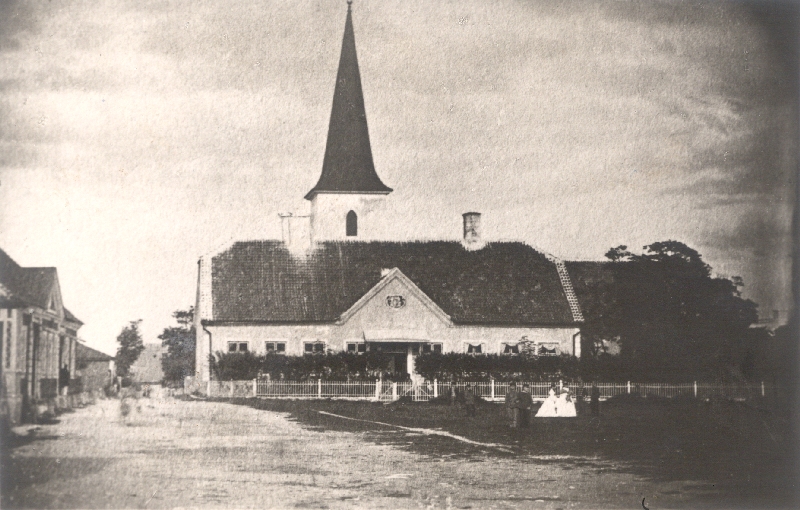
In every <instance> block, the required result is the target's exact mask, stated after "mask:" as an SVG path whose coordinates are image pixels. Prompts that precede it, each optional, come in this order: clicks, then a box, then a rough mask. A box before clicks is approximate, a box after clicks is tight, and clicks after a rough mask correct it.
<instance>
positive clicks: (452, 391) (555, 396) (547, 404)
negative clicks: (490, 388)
mask: <svg viewBox="0 0 800 510" xmlns="http://www.w3.org/2000/svg"><path fill="white" fill-rule="evenodd" d="M449 397H450V404H451V405H454V404H455V403H456V400H457V399H459V392H458V390H457V389H456V386H455V384H454V383H450V388H449ZM460 397H461V399H462V400H463V402H464V408H465V410H466V414H467V417H471V416H475V403H476V400H477V397H476V396H475V389H474V387H473V385H472V384H471V383H467V385H466V387H465V388H464V391H463V392H462V393H461V395H460ZM575 400H576V398H575V396H574V395H573V393H572V391H571V390H570V389H569V388H568V387H567V386H563V387H561V388H559V387H558V386H556V385H555V384H553V385H552V386H550V390H549V391H548V396H547V398H546V399H545V401H544V402H543V403H542V406H541V407H540V408H539V410H538V411H537V412H536V415H535V417H536V418H574V417H576V416H577V415H578V412H577V409H576V406H575ZM590 402H591V412H592V415H595V416H597V415H599V413H600V390H599V389H598V387H597V384H592V390H591V400H590ZM505 406H506V412H507V413H508V418H509V421H510V425H511V427H512V428H523V427H527V426H528V425H529V424H530V421H531V410H532V408H533V397H532V396H531V388H530V385H529V384H527V383H525V384H523V385H522V389H521V390H518V389H517V383H516V382H514V381H512V382H510V383H509V384H508V391H507V392H506V397H505Z"/></svg>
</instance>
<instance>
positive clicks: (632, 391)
mask: <svg viewBox="0 0 800 510" xmlns="http://www.w3.org/2000/svg"><path fill="white" fill-rule="evenodd" d="M470 384H472V387H473V390H474V391H475V394H476V395H478V396H480V397H481V398H483V399H484V400H489V401H501V400H503V399H504V397H505V395H506V392H507V391H508V383H507V382H496V381H488V382H473V383H470ZM522 384H525V383H522V382H519V383H517V387H518V388H519V387H521V385H522ZM528 384H530V387H531V396H532V397H533V399H534V400H539V401H541V400H544V399H545V398H546V397H547V394H548V392H549V390H550V383H546V382H532V383H528ZM466 385H467V383H466V382H458V383H456V384H455V386H456V388H457V389H458V390H459V391H463V390H464V388H465V387H466ZM558 386H559V387H563V386H567V387H569V388H570V389H571V391H572V392H573V393H574V394H577V395H583V396H585V397H587V398H588V396H589V393H590V391H591V384H588V383H582V385H581V384H580V383H572V382H569V381H559V382H558ZM581 386H582V387H581ZM449 387H450V384H449V383H445V382H441V381H425V382H423V383H421V384H414V383H411V382H389V381H380V380H378V381H356V382H344V381H326V380H322V379H315V380H309V381H270V380H266V379H254V380H252V381H209V382H208V383H207V384H206V393H207V394H208V395H209V396H211V397H229V398H239V397H263V398H293V399H327V398H331V399H341V400H374V401H386V402H390V401H394V400H398V399H400V398H401V397H411V399H412V400H414V401H426V400H431V399H433V398H436V397H438V396H439V395H449ZM597 387H598V389H599V390H600V398H601V399H602V400H605V399H608V398H610V397H614V396H617V395H628V394H629V395H640V396H645V397H646V396H652V397H666V398H672V397H678V396H686V397H694V398H700V399H707V398H724V399H737V400H746V399H753V398H760V397H765V396H766V395H769V394H771V393H772V392H773V388H772V387H771V385H768V384H765V383H763V382H762V383H756V384H746V385H743V384H713V383H698V382H694V383H688V384H666V383H632V382H625V383H598V384H597Z"/></svg>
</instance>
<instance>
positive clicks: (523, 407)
mask: <svg viewBox="0 0 800 510" xmlns="http://www.w3.org/2000/svg"><path fill="white" fill-rule="evenodd" d="M517 399H518V400H519V412H520V426H522V427H523V428H524V427H528V426H529V425H530V423H531V407H533V397H532V396H531V386H530V384H527V383H526V384H523V385H522V391H521V392H519V395H518V397H517Z"/></svg>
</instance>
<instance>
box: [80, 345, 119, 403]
mask: <svg viewBox="0 0 800 510" xmlns="http://www.w3.org/2000/svg"><path fill="white" fill-rule="evenodd" d="M76 360H77V364H76V366H77V375H78V377H80V378H81V386H82V387H83V391H85V392H96V391H102V390H103V389H105V388H106V387H107V386H108V385H110V384H111V383H112V382H113V380H114V358H113V357H111V356H109V355H108V354H106V353H104V352H100V351H98V350H96V349H92V348H91V347H89V346H87V345H85V344H82V343H78V345H77V349H76Z"/></svg>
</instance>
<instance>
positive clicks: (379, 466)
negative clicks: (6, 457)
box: [3, 399, 703, 510]
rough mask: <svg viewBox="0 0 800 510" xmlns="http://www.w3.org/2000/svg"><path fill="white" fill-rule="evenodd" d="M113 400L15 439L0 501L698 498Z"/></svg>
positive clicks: (202, 410) (39, 504) (553, 502)
mask: <svg viewBox="0 0 800 510" xmlns="http://www.w3.org/2000/svg"><path fill="white" fill-rule="evenodd" d="M119 406H120V404H119V401H116V400H103V401H99V402H98V404H97V405H94V406H90V407H88V408H85V409H80V410H77V411H76V412H74V413H71V414H65V415H63V416H61V417H60V419H61V423H59V424H57V425H50V426H43V427H42V428H41V430H39V432H38V434H39V435H40V436H45V437H46V436H50V437H55V438H54V439H42V440H36V441H34V442H32V443H30V444H27V445H25V446H21V447H18V448H16V449H15V450H14V451H13V452H12V457H11V464H10V465H9V466H3V468H4V469H6V468H10V469H12V470H14V473H15V475H16V484H17V486H16V487H12V488H11V490H10V492H8V493H5V494H3V508H11V507H35V508H74V507H80V508H108V507H112V508H174V507H225V508H230V507H237V508H256V507H257V508H297V507H300V508H353V507H355V508H537V509H538V508H543V509H545V508H547V509H557V508H563V509H566V508H637V507H640V504H641V499H642V497H645V496H646V497H647V505H648V506H649V507H650V508H651V509H653V510H654V509H656V508H665V507H696V505H693V504H691V502H690V500H689V499H688V498H690V497H693V496H697V495H698V494H699V493H698V491H700V490H703V489H702V488H696V487H695V488H692V487H691V486H690V485H688V484H683V483H678V482H676V483H672V484H667V485H665V484H660V485H656V484H654V483H652V482H648V481H645V480H642V479H640V478H638V477H636V476H634V475H631V474H629V473H621V472H617V471H615V469H614V466H610V465H605V464H600V463H598V462H597V461H593V460H591V459H584V460H583V461H582V463H578V464H576V463H575V462H574V460H575V459H543V458H531V457H528V458H494V457H490V456H486V457H479V458H477V459H471V460H464V459H458V460H456V459H451V458H440V457H436V458H432V457H427V456H421V455H416V454H413V453H409V452H405V451H400V450H397V449H395V448H392V447H391V446H387V445H377V444H374V443H370V442H367V441H364V440H363V436H362V435H361V434H354V433H342V432H318V431H312V430H308V429H304V428H302V427H301V426H300V425H298V424H297V423H294V422H291V421H289V420H287V419H286V417H285V416H283V415H281V414H278V413H273V412H266V411H258V410H255V409H252V408H249V407H246V406H236V405H229V404H224V403H214V402H185V401H178V400H173V399H163V400H162V399H142V400H140V401H138V406H139V408H140V410H139V411H137V410H136V408H135V407H136V406H135V405H134V409H133V411H132V412H131V414H130V415H129V416H128V417H127V418H122V417H121V416H120V413H119ZM398 433H400V432H398ZM409 440H410V441H411V440H413V436H409ZM694 503H697V500H695V501H694Z"/></svg>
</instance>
